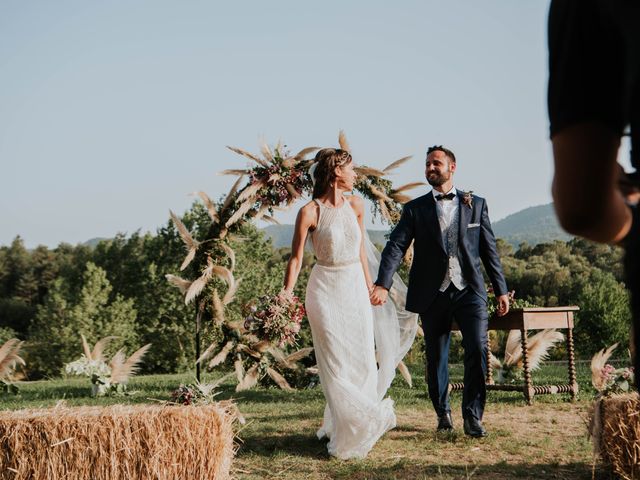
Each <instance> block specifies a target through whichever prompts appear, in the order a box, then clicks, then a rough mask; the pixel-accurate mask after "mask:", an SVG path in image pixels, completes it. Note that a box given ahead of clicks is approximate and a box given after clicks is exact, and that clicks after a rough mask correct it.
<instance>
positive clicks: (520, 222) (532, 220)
mask: <svg viewBox="0 0 640 480" xmlns="http://www.w3.org/2000/svg"><path fill="white" fill-rule="evenodd" d="M493 233H495V235H496V237H498V238H502V239H504V240H506V241H507V242H509V243H510V244H511V245H513V246H514V247H516V248H517V247H518V246H519V245H520V244H521V243H523V242H527V243H528V244H529V245H532V246H533V245H537V244H538V243H548V242H552V241H554V240H562V241H565V242H566V241H567V240H571V238H573V237H572V236H571V235H569V234H568V233H566V232H565V231H564V230H562V228H561V227H560V224H559V223H558V220H557V218H556V214H555V212H554V210H553V203H549V204H547V205H539V206H537V207H529V208H525V209H524V210H520V211H519V212H516V213H514V214H512V215H509V216H508V217H505V218H503V219H502V220H498V221H497V222H495V223H493Z"/></svg>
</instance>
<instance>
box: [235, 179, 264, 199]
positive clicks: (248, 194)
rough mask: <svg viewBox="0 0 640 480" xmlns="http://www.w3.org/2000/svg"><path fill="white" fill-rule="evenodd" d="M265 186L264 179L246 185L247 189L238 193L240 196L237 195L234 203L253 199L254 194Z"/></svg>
mask: <svg viewBox="0 0 640 480" xmlns="http://www.w3.org/2000/svg"><path fill="white" fill-rule="evenodd" d="M266 184H267V181H266V180H265V179H262V180H258V181H257V182H255V183H252V184H251V185H247V187H246V188H245V189H244V190H242V191H241V192H240V195H238V198H237V199H236V203H240V202H244V201H245V200H247V199H249V200H250V199H252V198H253V197H255V195H256V193H258V192H259V191H260V189H261V188H262V187H264V186H265V185H266Z"/></svg>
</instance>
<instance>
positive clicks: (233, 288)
mask: <svg viewBox="0 0 640 480" xmlns="http://www.w3.org/2000/svg"><path fill="white" fill-rule="evenodd" d="M240 282H242V279H241V278H239V279H238V280H236V281H235V282H233V283H232V284H231V285H229V289H228V290H227V292H226V293H225V294H224V297H222V304H223V305H229V304H230V303H231V302H233V299H234V298H235V296H236V293H237V292H238V288H240Z"/></svg>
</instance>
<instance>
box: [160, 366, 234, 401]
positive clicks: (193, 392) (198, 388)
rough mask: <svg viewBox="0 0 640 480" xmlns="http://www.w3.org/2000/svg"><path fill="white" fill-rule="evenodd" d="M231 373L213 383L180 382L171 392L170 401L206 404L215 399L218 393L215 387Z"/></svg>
mask: <svg viewBox="0 0 640 480" xmlns="http://www.w3.org/2000/svg"><path fill="white" fill-rule="evenodd" d="M231 375H233V372H232V373H229V374H227V375H225V376H223V377H222V378H220V379H218V380H217V381H215V382H213V383H200V382H198V381H197V380H196V381H195V383H189V384H184V383H182V384H180V386H179V387H178V388H176V389H175V390H174V391H173V392H171V400H170V402H171V403H175V404H178V405H208V404H210V403H213V402H214V401H215V397H216V396H217V395H219V394H220V392H219V391H217V390H216V389H217V388H218V386H219V385H220V384H221V383H222V382H223V381H224V380H226V379H227V378H228V377H230V376H231Z"/></svg>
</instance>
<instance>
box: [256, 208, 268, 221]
mask: <svg viewBox="0 0 640 480" xmlns="http://www.w3.org/2000/svg"><path fill="white" fill-rule="evenodd" d="M268 211H269V207H268V206H267V205H263V206H262V207H260V210H258V211H257V212H256V214H255V215H254V216H253V218H254V219H255V220H260V219H262V217H264V216H265V215H266V214H267V212H268Z"/></svg>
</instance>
